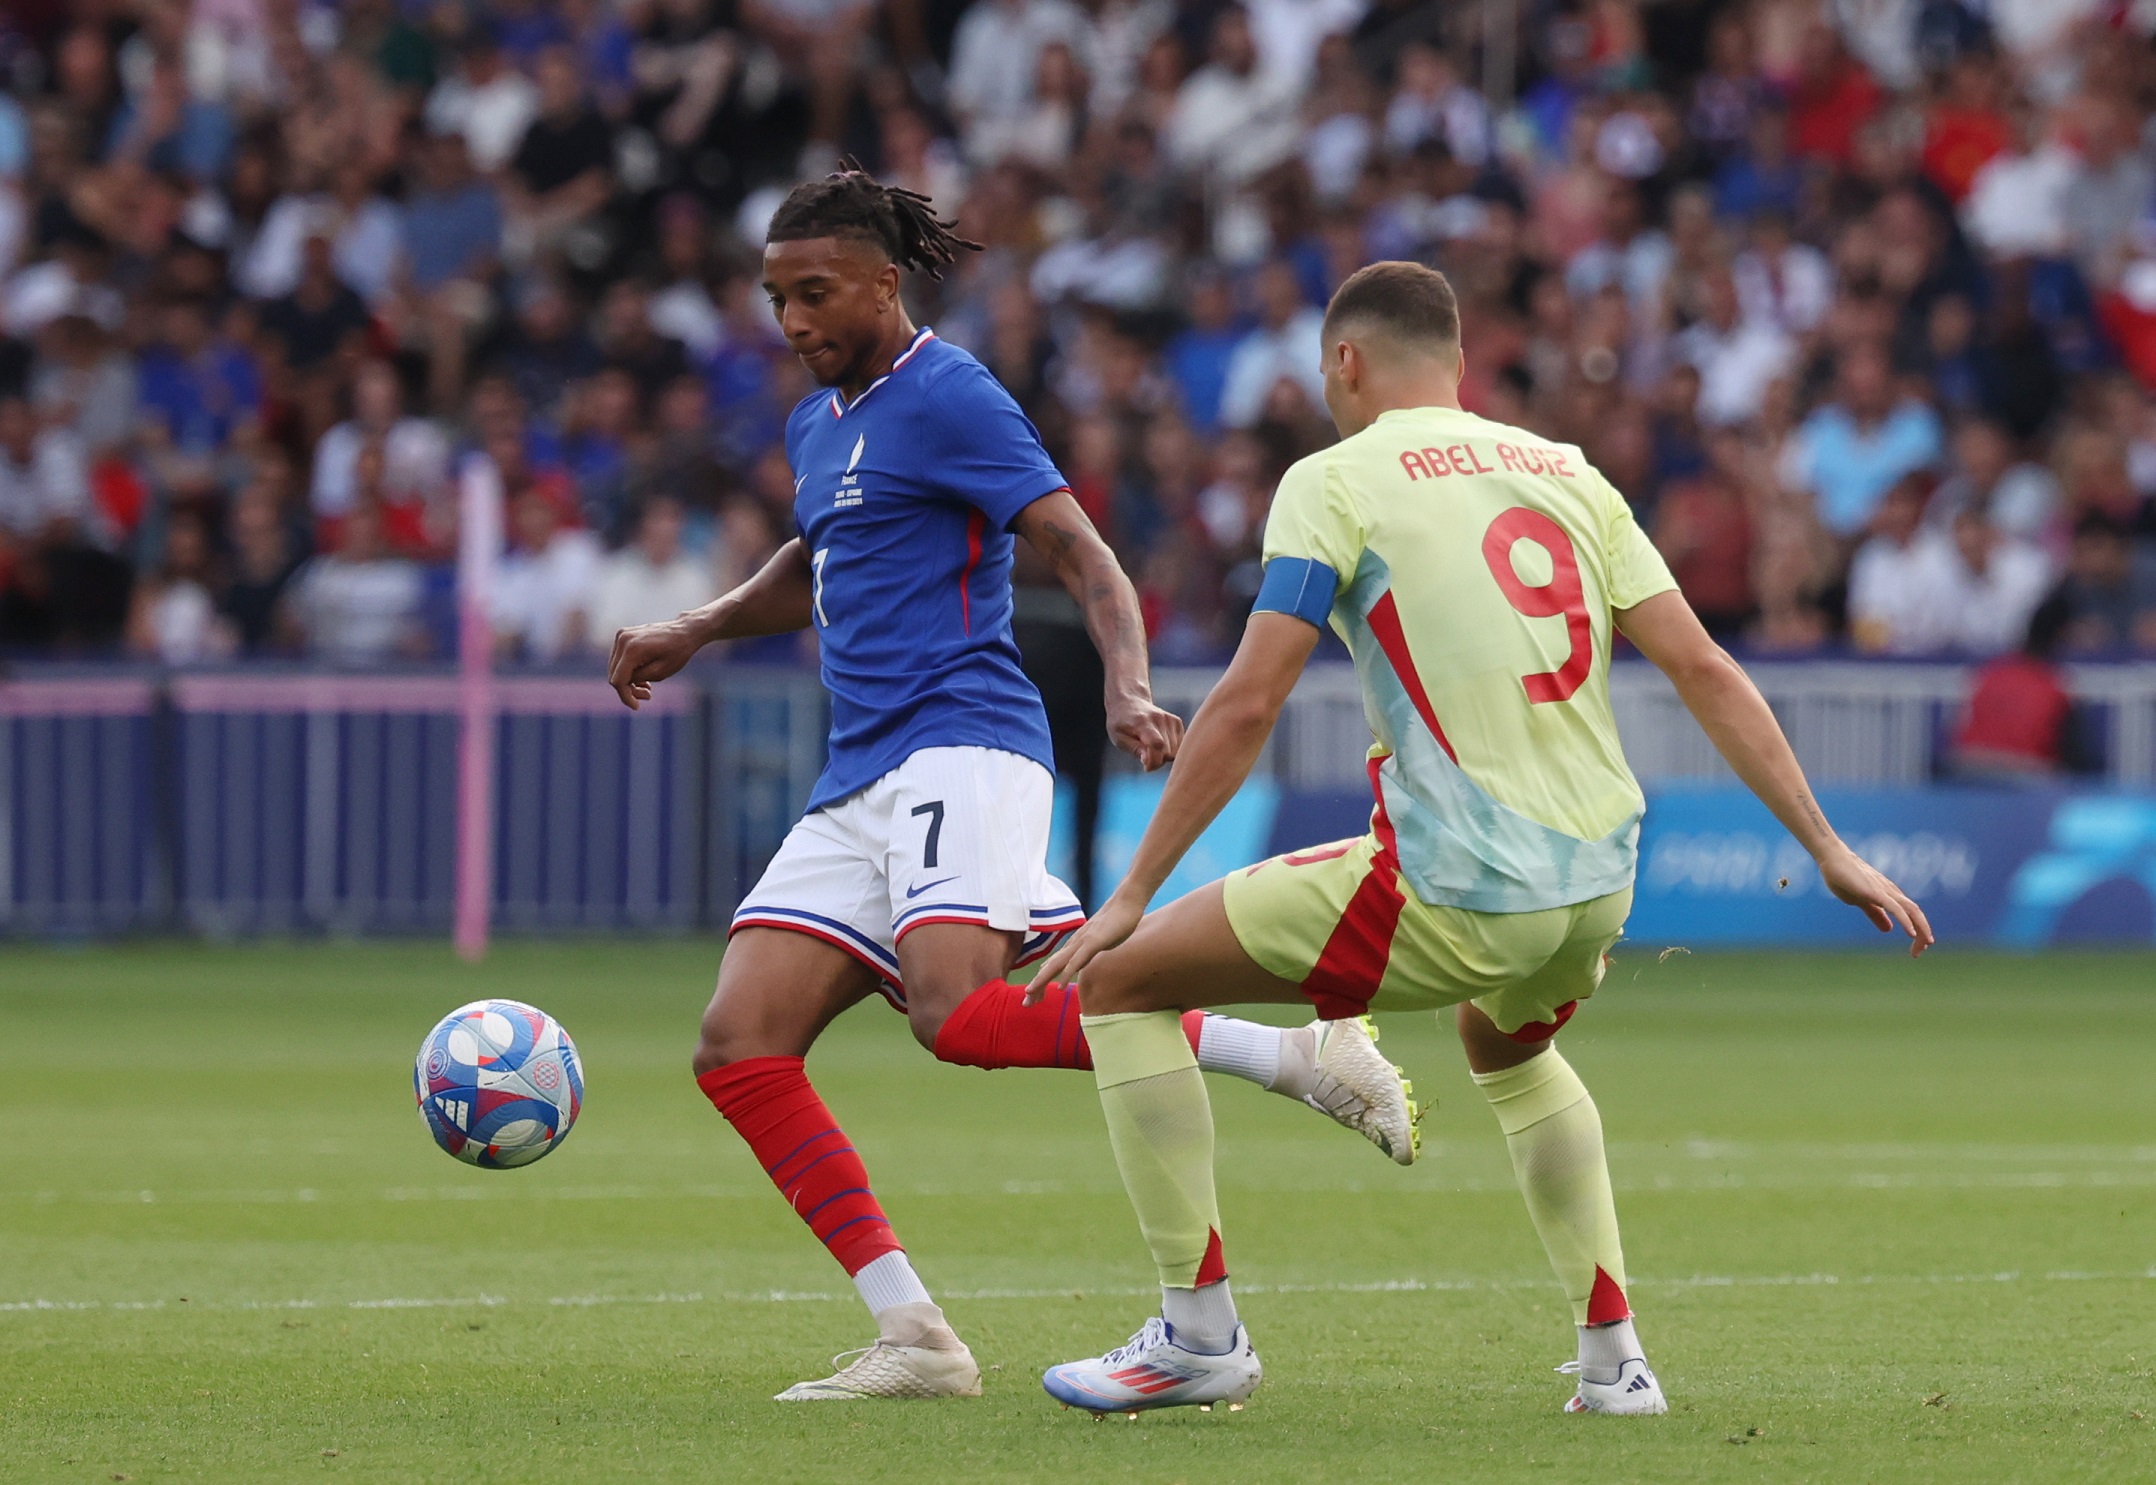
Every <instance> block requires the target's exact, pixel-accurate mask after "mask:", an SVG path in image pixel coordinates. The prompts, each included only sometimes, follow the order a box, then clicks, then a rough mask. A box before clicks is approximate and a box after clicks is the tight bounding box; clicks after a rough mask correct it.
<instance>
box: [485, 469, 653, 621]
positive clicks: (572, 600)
mask: <svg viewBox="0 0 2156 1485" xmlns="http://www.w3.org/2000/svg"><path fill="white" fill-rule="evenodd" d="M509 530H510V543H511V544H510V548H509V552H508V554H507V555H506V556H504V557H503V558H502V563H501V570H500V571H499V572H498V573H497V574H496V575H495V580H494V633H495V638H496V640H497V642H498V643H499V644H500V646H501V648H502V649H503V651H504V652H505V653H508V654H510V655H521V656H523V657H524V658H525V659H528V660H537V661H541V662H546V661H553V660H558V659H560V658H561V657H562V656H563V655H564V654H566V653H568V652H569V651H571V650H575V649H579V648H581V647H582V646H583V645H584V643H585V637H586V636H585V631H586V615H587V614H588V613H589V612H590V608H591V602H592V594H593V590H594V586H595V584H596V583H597V580H598V576H599V564H600V561H601V558H602V556H603V553H602V549H601V548H600V546H599V543H598V541H597V539H596V538H594V537H593V536H592V534H591V533H590V532H588V531H583V530H577V529H570V528H565V527H564V526H563V525H562V519H561V509H560V507H559V505H558V503H557V502H556V500H555V499H554V498H553V497H551V496H550V495H549V494H548V492H547V491H546V490H544V489H542V488H538V487H535V486H527V487H526V488H525V489H523V490H522V491H520V492H518V493H517V494H516V495H515V496H514V497H513V498H512V499H511V500H510V502H509ZM675 612H677V613H678V612H680V610H678V609H677V610H675ZM611 637H612V636H611V634H610V635H609V638H611Z"/></svg>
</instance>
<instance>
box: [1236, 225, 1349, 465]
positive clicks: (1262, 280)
mask: <svg viewBox="0 0 2156 1485" xmlns="http://www.w3.org/2000/svg"><path fill="white" fill-rule="evenodd" d="M1257 301H1258V323H1257V324H1256V325H1255V326H1253V327H1252V328H1251V329H1250V330H1249V331H1248V332H1246V333H1245V334H1244V336H1243V338H1242V339H1241V340H1239V341H1237V342H1236V344H1235V350H1234V352H1233V353H1232V354H1231V355H1230V356H1229V357H1228V368H1227V373H1226V375H1225V376H1224V378H1223V379H1222V383H1221V389H1220V421H1221V422H1222V423H1223V424H1225V425H1226V426H1228V427H1230V428H1248V427H1250V426H1251V425H1252V424H1253V423H1255V422H1257V421H1258V419H1259V418H1261V417H1263V416H1264V415H1265V406H1266V403H1267V401H1268V400H1269V399H1270V398H1271V397H1272V395H1273V388H1274V387H1275V386H1277V385H1279V384H1280V383H1281V382H1283V381H1285V382H1289V383H1291V384H1293V385H1294V386H1296V387H1298V388H1300V389H1301V390H1302V392H1303V393H1304V394H1305V395H1306V396H1307V397H1308V398H1309V399H1310V401H1311V404H1312V405H1314V406H1322V405H1323V403H1324V398H1325V383H1324V380H1323V378H1322V377H1321V376H1320V375H1319V373H1318V361H1319V356H1320V351H1321V347H1320V346H1319V344H1318V332H1319V330H1320V329H1321V328H1322V326H1323V325H1324V322H1325V316H1324V314H1323V313H1322V312H1321V311H1320V310H1318V309H1317V308H1316V307H1315V306H1313V305H1311V304H1308V303H1306V302H1305V301H1304V299H1303V294H1302V285H1301V282H1300V281H1299V280H1298V279H1297V277H1296V274H1295V268H1294V266H1293V265H1292V264H1290V263H1288V262H1287V261H1285V260H1284V259H1275V260H1274V261H1272V262H1270V263H1268V264H1266V265H1265V266H1264V267H1263V268H1261V269H1259V270H1258V276H1257Z"/></svg>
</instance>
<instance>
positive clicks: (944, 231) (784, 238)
mask: <svg viewBox="0 0 2156 1485" xmlns="http://www.w3.org/2000/svg"><path fill="white" fill-rule="evenodd" d="M839 164H840V166H841V167H843V168H841V169H840V170H838V171H836V172H835V173H833V174H831V175H827V176H825V177H824V178H823V179H822V180H818V181H809V182H806V183H805V184H802V185H798V186H795V187H794V188H793V190H792V192H791V193H790V194H789V195H788V196H787V197H786V199H785V200H784V201H783V202H781V203H780V204H779V209H778V211H777V212H775V213H773V215H772V218H771V228H770V230H769V231H768V232H766V233H765V234H764V240H765V241H766V242H799V241H801V240H803V239H804V238H810V237H853V238H859V239H861V240H862V241H864V242H872V243H874V244H875V245H876V246H877V247H879V248H882V249H883V251H884V252H885V253H886V254H887V255H888V256H889V257H890V259H891V261H892V262H893V263H896V264H897V265H898V266H899V267H901V268H907V269H918V270H920V271H921V272H923V273H925V274H927V275H928V276H929V277H930V278H933V279H941V278H942V277H943V269H944V268H945V267H947V266H948V265H950V264H952V263H955V262H957V261H958V250H959V249H960V248H969V249H971V250H972V251H974V252H979V251H980V250H981V245H980V244H979V243H977V242H968V241H967V240H966V239H965V238H963V237H960V236H959V235H958V234H957V233H956V232H954V231H952V230H951V229H952V228H953V227H954V226H956V225H957V224H956V223H954V222H944V221H939V220H937V218H936V212H935V208H934V206H933V205H932V204H931V203H930V202H929V199H928V198H927V197H926V196H923V195H922V194H921V193H920V192H918V191H909V190H906V189H905V188H904V187H902V186H887V185H885V184H884V183H883V182H881V181H879V180H877V179H876V178H875V177H874V176H872V175H870V174H869V173H868V172H867V171H866V170H863V169H862V168H861V165H860V162H859V161H857V160H855V159H853V158H852V157H851V156H848V157H846V158H844V159H842V160H840V161H839Z"/></svg>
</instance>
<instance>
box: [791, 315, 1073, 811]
mask: <svg viewBox="0 0 2156 1485" xmlns="http://www.w3.org/2000/svg"><path fill="white" fill-rule="evenodd" d="M786 457H787V460H788V462H789V463H790V464H791V465H792V467H793V475H794V524H795V525H796V526H797V527H798V528H799V530H800V532H801V541H802V545H803V546H805V547H806V548H807V549H808V555H809V566H810V570H811V571H812V572H813V573H814V576H815V616H814V622H815V625H816V638H817V640H818V642H819V643H820V644H821V646H822V650H823V681H824V685H825V687H826V688H828V689H829V691H830V693H831V752H830V760H829V761H828V762H827V763H826V764H825V765H824V771H823V776H822V777H821V778H819V779H818V780H817V781H816V790H815V793H814V794H812V795H811V796H810V798H809V806H808V807H809V808H810V809H811V810H816V809H821V808H822V807H823V806H825V805H828V804H835V803H837V802H838V801H840V800H842V799H844V798H846V797H847V796H848V795H850V794H854V793H857V792H859V791H860V790H862V789H865V788H867V787H868V786H869V785H870V784H872V783H874V782H875V781H876V780H877V779H879V778H881V777H883V775H885V774H887V773H889V772H890V771H891V770H892V769H894V768H896V767H898V765H899V764H901V763H903V762H904V761H905V760H906V758H907V756H908V755H910V754H912V753H914V752H916V751H918V750H919V749H922V748H936V747H965V746H974V747H984V748H1000V749H1002V750H1003V751H1005V752H1009V753H1017V754H1020V755H1021V756H1023V757H1027V758H1032V759H1034V760H1036V761H1038V762H1039V763H1041V764H1042V765H1043V766H1044V767H1047V768H1051V769H1052V768H1054V767H1055V758H1054V753H1053V752H1052V750H1051V749H1050V746H1049V741H1048V716H1047V713H1046V712H1045V711H1044V710H1043V709H1042V706H1041V698H1040V693H1039V692H1038V691H1036V690H1035V689H1034V688H1033V683H1032V682H1031V681H1029V680H1027V679H1026V676H1025V672H1024V671H1023V670H1021V669H1020V668H1019V664H1018V646H1017V644H1016V642H1015V641H1013V640H1012V638H1011V552H1012V546H1013V541H1014V538H1013V537H1012V536H1011V534H1010V530H1009V528H1010V524H1011V522H1012V521H1013V520H1015V519H1016V518H1017V516H1018V513H1019V512H1020V511H1022V510H1024V509H1025V508H1026V507H1027V506H1029V505H1031V504H1032V503H1033V502H1034V501H1036V500H1038V499H1040V498H1041V497H1042V496H1043V495H1050V494H1053V493H1054V492H1056V491H1057V490H1060V489H1063V488H1065V486H1066V485H1067V484H1068V481H1066V480H1065V479H1064V478H1063V476H1062V475H1061V474H1059V473H1057V471H1056V467H1055V465H1054V464H1053V463H1051V462H1050V460H1049V458H1048V454H1047V451H1046V450H1045V449H1043V448H1042V447H1041V440H1040V434H1039V433H1038V432H1036V431H1035V430H1034V427H1033V424H1032V423H1031V422H1029V421H1028V420H1027V418H1026V415H1025V414H1024V413H1022V412H1020V411H1019V410H1018V404H1017V403H1016V402H1014V401H1012V400H1011V395H1010V393H1008V392H1006V391H1004V390H1003V387H1002V384H1001V383H999V382H998V381H997V380H996V379H995V378H994V377H993V376H991V375H990V374H989V371H988V368H987V367H985V366H983V365H981V363H980V362H978V361H976V360H974V359H973V357H971V356H969V355H967V354H966V353H965V352H964V351H962V350H960V349H959V348H958V347H957V346H954V345H950V344H948V343H946V342H944V341H940V340H938V339H936V337H935V335H934V333H933V332H931V331H929V330H926V329H923V330H922V331H921V333H920V334H919V335H918V336H916V337H915V338H914V341H913V344H912V345H911V346H910V347H909V348H908V349H907V350H906V352H905V354H904V355H902V356H900V357H899V358H898V359H897V361H895V362H894V363H893V364H892V366H891V370H890V372H889V374H887V375H885V376H883V377H880V378H878V379H877V380H876V381H874V382H872V383H870V385H869V387H868V389H867V390H866V391H864V392H863V393H862V394H861V395H860V396H859V397H856V398H855V399H854V400H853V401H852V402H851V403H850V404H849V403H848V402H847V401H846V399H845V398H844V397H842V396H840V395H839V394H838V393H837V392H835V391H822V392H818V393H816V394H815V395H814V396H812V397H809V398H807V399H805V400H804V401H803V402H802V403H801V404H800V405H799V406H798V407H796V408H795V409H794V410H793V415H792V416H791V417H790V418H788V419H787V422H786Z"/></svg>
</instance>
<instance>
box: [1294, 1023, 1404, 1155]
mask: <svg viewBox="0 0 2156 1485" xmlns="http://www.w3.org/2000/svg"><path fill="white" fill-rule="evenodd" d="M1286 1041H1287V1043H1288V1045H1286V1046H1283V1047H1282V1049H1281V1051H1282V1054H1283V1055H1282V1058H1281V1061H1282V1064H1283V1066H1282V1070H1281V1071H1282V1075H1281V1077H1280V1078H1279V1079H1278V1080H1277V1081H1276V1082H1274V1083H1273V1085H1272V1088H1273V1091H1274V1092H1276V1093H1284V1094H1286V1095H1287V1096H1288V1097H1290V1098H1300V1099H1301V1100H1302V1101H1303V1102H1304V1103H1306V1104H1308V1105H1310V1107H1312V1108H1314V1109H1316V1110H1317V1111H1318V1112H1319V1113H1321V1114H1323V1115H1325V1116H1326V1117H1327V1118H1329V1119H1331V1120H1332V1121H1333V1122H1334V1123H1336V1124H1340V1125H1343V1126H1345V1127H1346V1128H1348V1129H1352V1130H1354V1131H1355V1132H1356V1133H1357V1134H1359V1135H1361V1136H1362V1137H1363V1138H1364V1139H1366V1140H1368V1141H1369V1142H1370V1143H1371V1144H1373V1145H1376V1146H1377V1147H1378V1148H1379V1149H1380V1150H1382V1151H1384V1152H1385V1153H1386V1154H1387V1155H1389V1156H1391V1157H1392V1159H1393V1161H1394V1163H1396V1164H1399V1165H1413V1164H1414V1163H1415V1157H1416V1156H1417V1155H1419V1154H1420V1153H1422V1115H1423V1111H1422V1110H1421V1109H1419V1108H1417V1107H1416V1105H1415V1100H1414V1098H1413V1097H1412V1095H1413V1094H1414V1092H1415V1085H1414V1084H1413V1083H1411V1082H1409V1081H1408V1079H1407V1075H1406V1074H1405V1073H1404V1072H1402V1071H1401V1070H1400V1069H1399V1068H1397V1067H1395V1066H1394V1065H1393V1064H1392V1063H1390V1062H1387V1061H1386V1060H1385V1054H1384V1053H1382V1052H1380V1051H1378V1049H1377V1023H1376V1022H1374V1021H1372V1020H1371V1019H1370V1018H1369V1017H1368V1016H1357V1017H1354V1018H1353V1019H1351V1020H1346V1021H1313V1022H1311V1023H1310V1024H1309V1025H1308V1026H1301V1027H1297V1028H1296V1029H1295V1030H1293V1031H1291V1032H1289V1033H1288V1034H1287V1038H1286ZM1298 1043H1300V1045H1297V1044H1298ZM1298 1053H1300V1054H1301V1055H1300V1056H1297V1054H1298ZM1291 1059H1293V1060H1292V1061H1291ZM1298 1062H1299V1063H1300V1064H1301V1066H1299V1067H1298V1066H1296V1063H1298Z"/></svg>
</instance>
